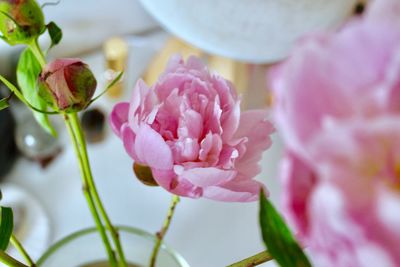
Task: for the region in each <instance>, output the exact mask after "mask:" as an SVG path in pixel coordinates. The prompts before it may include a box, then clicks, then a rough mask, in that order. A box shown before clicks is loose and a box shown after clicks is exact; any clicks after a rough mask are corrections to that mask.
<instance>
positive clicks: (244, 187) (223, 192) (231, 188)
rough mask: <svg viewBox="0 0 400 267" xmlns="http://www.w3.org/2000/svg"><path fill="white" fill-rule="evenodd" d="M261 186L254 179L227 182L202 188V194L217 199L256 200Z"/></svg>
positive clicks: (233, 200) (232, 200)
mask: <svg viewBox="0 0 400 267" xmlns="http://www.w3.org/2000/svg"><path fill="white" fill-rule="evenodd" d="M261 188H264V186H263V185H262V184H261V183H259V182H257V181H255V180H249V181H243V182H228V183H226V184H223V185H221V186H210V187H206V188H204V193H203V196H204V197H205V198H209V199H213V200H218V201H229V202H250V201H257V200H258V195H259V193H260V190H261ZM267 194H268V192H267Z"/></svg>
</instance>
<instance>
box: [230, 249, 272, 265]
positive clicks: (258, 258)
mask: <svg viewBox="0 0 400 267" xmlns="http://www.w3.org/2000/svg"><path fill="white" fill-rule="evenodd" d="M270 260H273V257H272V256H271V254H269V252H268V251H263V252H260V253H258V254H256V255H254V256H251V257H248V258H246V259H244V260H241V261H239V262H236V263H233V264H231V265H228V266H227V267H254V266H257V265H260V264H262V263H265V262H267V261H270Z"/></svg>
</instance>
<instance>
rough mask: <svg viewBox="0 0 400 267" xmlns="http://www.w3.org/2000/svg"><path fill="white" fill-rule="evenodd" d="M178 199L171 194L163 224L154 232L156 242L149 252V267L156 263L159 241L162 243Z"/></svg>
mask: <svg viewBox="0 0 400 267" xmlns="http://www.w3.org/2000/svg"><path fill="white" fill-rule="evenodd" d="M179 200H180V199H179V196H176V195H173V196H172V200H171V204H170V206H169V209H168V214H167V217H166V218H165V220H164V224H163V226H162V228H161V230H160V231H159V232H157V234H156V236H157V240H156V244H155V245H154V248H153V252H152V254H151V258H150V267H154V266H155V265H156V260H157V255H158V251H159V250H160V247H161V243H162V241H163V239H164V236H165V234H166V233H167V231H168V228H169V226H170V224H171V220H172V217H173V216H174V213H175V208H176V205H177V204H178V203H179Z"/></svg>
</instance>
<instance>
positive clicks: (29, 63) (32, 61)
mask: <svg viewBox="0 0 400 267" xmlns="http://www.w3.org/2000/svg"><path fill="white" fill-rule="evenodd" d="M40 72H41V67H40V64H39V62H38V61H37V60H36V58H35V56H34V55H33V53H32V52H31V51H30V50H29V48H27V49H25V50H24V51H23V52H22V53H21V56H20V58H19V62H18V67H17V79H18V85H19V87H20V88H21V91H22V94H23V95H24V97H25V99H26V100H27V101H28V102H29V103H30V104H31V105H32V106H34V107H35V108H36V109H38V110H44V111H45V110H47V103H46V102H45V101H44V100H43V99H42V98H41V97H40V96H39V93H38V90H37V78H38V77H39V74H40ZM33 115H34V116H35V119H36V121H37V122H38V123H39V124H40V125H41V126H42V127H43V129H45V130H46V131H47V132H49V133H50V134H51V135H53V136H56V135H57V133H56V131H55V130H54V128H53V126H52V125H51V123H50V121H49V118H48V116H47V114H44V113H41V112H37V111H33Z"/></svg>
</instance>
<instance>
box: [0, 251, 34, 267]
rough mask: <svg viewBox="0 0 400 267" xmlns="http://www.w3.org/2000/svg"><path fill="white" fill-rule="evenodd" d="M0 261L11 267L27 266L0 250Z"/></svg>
mask: <svg viewBox="0 0 400 267" xmlns="http://www.w3.org/2000/svg"><path fill="white" fill-rule="evenodd" d="M0 262H2V263H4V264H5V265H7V266H11V267H28V266H27V265H25V264H23V263H22V262H20V261H18V260H16V259H14V258H13V257H11V256H10V255H8V254H7V253H5V252H4V251H2V250H0Z"/></svg>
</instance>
